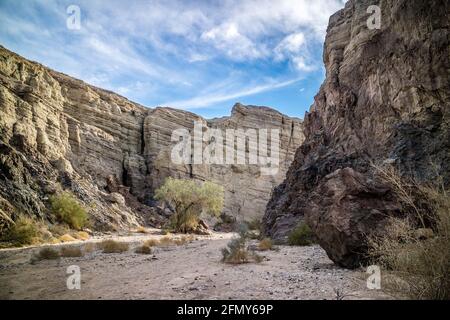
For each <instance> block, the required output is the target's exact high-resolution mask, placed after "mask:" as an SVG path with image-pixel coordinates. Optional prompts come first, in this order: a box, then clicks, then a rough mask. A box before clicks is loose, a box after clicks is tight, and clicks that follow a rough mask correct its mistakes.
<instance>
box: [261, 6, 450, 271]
mask: <svg viewBox="0 0 450 320" xmlns="http://www.w3.org/2000/svg"><path fill="white" fill-rule="evenodd" d="M371 5H378V6H379V7H380V9H381V26H380V27H381V28H380V29H372V30H371V29H369V28H368V25H367V20H368V19H369V18H370V16H371V14H370V13H368V12H367V9H368V7H369V6H371ZM448 28H449V20H448V1H443V0H441V1H439V0H433V1H421V0H408V1H406V0H378V1H373V0H358V1H353V0H352V1H349V2H348V3H347V4H346V6H345V8H344V9H343V10H341V11H339V12H337V13H336V14H334V15H333V16H332V17H331V18H330V22H329V26H328V31H327V36H326V41H325V50H324V62H325V67H326V72H327V74H326V80H325V82H324V83H323V85H322V87H321V89H320V91H319V93H318V94H317V96H316V97H315V102H314V104H313V105H312V107H311V110H310V112H309V113H308V114H307V115H306V117H305V121H304V133H305V136H306V138H305V142H304V143H303V145H302V146H301V147H300V148H299V150H298V151H297V154H296V156H295V160H294V162H293V164H292V165H291V167H290V169H289V171H288V173H287V178H286V180H285V181H284V182H283V183H282V184H281V185H280V186H278V187H277V188H276V189H275V190H274V192H273V194H272V198H271V200H270V202H269V204H268V206H267V210H266V214H265V217H264V226H265V232H266V234H267V235H269V236H272V237H274V238H276V239H278V240H280V241H283V240H285V239H286V236H287V235H288V233H289V232H290V231H291V230H292V228H294V227H295V226H296V224H297V223H299V222H300V221H302V220H303V219H306V221H307V222H308V224H309V225H310V226H311V227H312V229H313V231H314V232H315V233H316V235H317V237H318V239H319V242H320V244H321V245H322V246H323V247H324V248H325V250H326V251H327V253H328V255H329V256H330V258H331V259H333V260H334V261H335V262H337V263H338V264H340V265H343V266H346V267H356V266H358V265H359V263H360V262H361V257H362V256H363V254H364V252H365V245H364V234H370V233H371V232H374V231H377V230H381V229H382V226H383V220H384V218H385V217H386V216H389V215H392V214H395V213H396V212H398V205H397V204H396V203H395V201H394V200H393V199H392V194H391V193H390V191H389V189H387V188H386V187H385V186H383V185H380V184H378V183H377V182H376V179H374V176H373V168H372V166H371V165H370V164H371V162H374V163H382V162H389V163H393V164H395V165H396V166H397V167H398V169H399V170H400V172H401V173H402V174H405V175H412V176H414V177H416V178H417V179H419V180H422V181H430V180H433V179H434V178H435V176H436V174H440V175H442V176H443V177H444V182H445V184H447V185H448V184H449V177H450V129H449V113H450V106H449V92H450V90H449V83H450V81H449V73H448V70H449V67H450V66H449V59H448V57H449V33H448Z"/></svg>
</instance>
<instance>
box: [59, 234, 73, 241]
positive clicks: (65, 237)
mask: <svg viewBox="0 0 450 320" xmlns="http://www.w3.org/2000/svg"><path fill="white" fill-rule="evenodd" d="M58 240H59V241H61V242H73V241H77V239H75V238H74V237H72V236H71V235H70V234H63V235H62V236H60V237H59V238H58Z"/></svg>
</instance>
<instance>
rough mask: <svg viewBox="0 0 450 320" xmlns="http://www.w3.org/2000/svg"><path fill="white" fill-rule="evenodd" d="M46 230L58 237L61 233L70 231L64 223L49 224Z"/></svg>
mask: <svg viewBox="0 0 450 320" xmlns="http://www.w3.org/2000/svg"><path fill="white" fill-rule="evenodd" d="M48 230H49V231H50V232H51V233H52V234H53V236H55V237H58V238H59V237H60V236H62V235H65V234H68V233H70V228H69V227H68V226H67V225H65V224H59V223H58V224H53V225H51V226H49V228H48Z"/></svg>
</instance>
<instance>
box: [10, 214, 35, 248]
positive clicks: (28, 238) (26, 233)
mask: <svg viewBox="0 0 450 320" xmlns="http://www.w3.org/2000/svg"><path fill="white" fill-rule="evenodd" d="M40 235H41V234H40V228H39V224H38V222H36V221H35V220H34V219H31V218H27V217H20V218H18V219H17V220H16V221H15V222H14V224H12V225H11V227H10V228H9V229H8V230H7V231H6V232H5V234H4V235H3V236H2V241H7V242H11V243H12V244H13V245H29V244H34V243H37V242H39V240H40Z"/></svg>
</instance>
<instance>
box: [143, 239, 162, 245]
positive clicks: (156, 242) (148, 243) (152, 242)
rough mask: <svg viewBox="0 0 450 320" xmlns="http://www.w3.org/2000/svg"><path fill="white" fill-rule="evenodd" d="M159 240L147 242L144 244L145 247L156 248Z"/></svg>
mask: <svg viewBox="0 0 450 320" xmlns="http://www.w3.org/2000/svg"><path fill="white" fill-rule="evenodd" d="M158 243H159V242H158V240H155V239H149V240H147V241H145V242H144V246H148V247H156V246H157V245H158Z"/></svg>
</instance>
